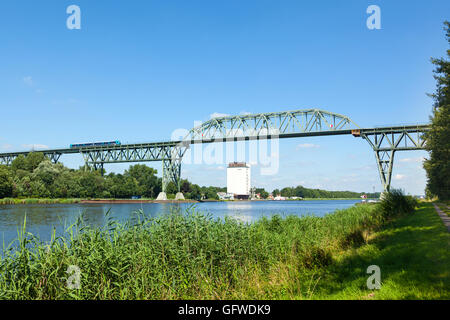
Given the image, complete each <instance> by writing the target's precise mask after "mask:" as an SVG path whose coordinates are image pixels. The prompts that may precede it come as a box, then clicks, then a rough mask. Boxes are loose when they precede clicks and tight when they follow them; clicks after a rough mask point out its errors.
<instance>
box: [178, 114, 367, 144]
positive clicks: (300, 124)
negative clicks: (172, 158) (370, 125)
mask: <svg viewBox="0 0 450 320" xmlns="http://www.w3.org/2000/svg"><path fill="white" fill-rule="evenodd" d="M355 128H358V126H357V125H356V124H355V123H354V122H353V121H352V120H351V119H350V118H348V117H346V116H344V115H340V114H336V113H331V112H328V111H323V110H319V109H308V110H296V111H284V112H272V113H258V114H248V115H239V116H226V117H216V118H212V119H211V120H208V121H206V122H204V123H202V124H201V125H199V126H196V127H195V128H192V129H191V130H190V131H189V134H188V135H187V136H186V137H185V138H184V139H183V141H200V140H215V141H218V140H227V141H236V139H241V138H245V137H259V136H267V135H279V137H280V138H281V137H294V136H295V135H301V134H305V133H329V134H332V132H334V131H342V130H345V129H355Z"/></svg>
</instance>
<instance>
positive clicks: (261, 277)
mask: <svg viewBox="0 0 450 320" xmlns="http://www.w3.org/2000/svg"><path fill="white" fill-rule="evenodd" d="M388 209H389V206H385V207H382V206H380V205H360V206H354V207H351V208H349V209H346V210H338V211H336V212H334V213H333V214H328V215H326V216H325V217H322V218H320V217H316V216H304V217H297V216H288V217H285V218H281V217H280V216H277V215H276V216H273V217H272V218H262V219H260V220H258V221H257V222H254V223H251V224H245V223H240V222H238V221H237V220H235V219H232V218H225V219H224V220H221V219H213V218H212V216H211V215H208V214H204V213H202V212H199V211H197V210H196V209H195V207H191V208H190V209H188V210H187V211H186V212H183V213H181V212H173V213H171V214H168V215H162V216H159V217H156V218H148V217H146V216H145V214H144V213H143V212H142V211H140V212H139V214H138V215H137V218H136V219H135V220H134V221H128V222H126V223H123V224H121V223H118V222H117V221H114V220H112V219H110V218H108V223H107V224H105V226H103V227H91V226H89V225H87V224H86V223H84V219H83V217H80V218H79V219H78V221H77V222H76V223H74V224H73V225H71V226H70V227H68V228H67V230H66V234H67V236H66V237H56V236H55V235H54V236H53V237H52V240H51V241H50V243H43V242H41V241H40V240H39V239H38V238H36V237H35V236H34V235H32V234H30V233H28V232H27V231H26V221H25V222H24V224H23V228H22V229H21V230H20V231H19V235H18V238H17V240H16V242H15V243H13V244H11V245H10V246H9V247H5V248H4V252H3V257H2V258H1V260H0V298H1V299H280V298H283V299H285V298H292V297H296V298H298V297H301V298H309V297H311V296H312V294H313V293H314V288H315V286H316V285H317V283H318V281H320V278H318V276H317V275H318V274H319V273H318V270H322V269H324V268H326V267H327V266H329V265H330V264H333V254H335V253H336V252H339V251H341V250H344V249H345V248H348V247H351V246H360V245H362V244H364V243H365V242H366V240H367V236H368V234H369V233H370V232H371V231H372V230H375V229H377V228H379V227H380V226H381V225H383V223H384V222H385V221H386V219H390V218H391V217H392V215H391V214H390V211H389V210H388ZM387 212H389V214H387ZM71 265H75V266H77V267H79V269H80V270H81V275H80V284H81V287H80V289H70V288H69V287H68V286H67V285H66V281H67V280H68V277H69V274H68V273H67V270H68V267H69V266H71Z"/></svg>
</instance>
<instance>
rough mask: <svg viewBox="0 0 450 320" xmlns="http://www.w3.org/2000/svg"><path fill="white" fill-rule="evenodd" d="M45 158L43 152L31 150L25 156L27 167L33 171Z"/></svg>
mask: <svg viewBox="0 0 450 320" xmlns="http://www.w3.org/2000/svg"><path fill="white" fill-rule="evenodd" d="M44 160H45V156H44V154H43V153H42V152H30V153H29V154H27V156H26V157H25V169H26V170H28V171H30V172H32V171H33V170H34V169H36V168H37V167H38V166H39V164H40V163H41V162H42V161H44Z"/></svg>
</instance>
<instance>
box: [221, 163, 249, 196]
mask: <svg viewBox="0 0 450 320" xmlns="http://www.w3.org/2000/svg"><path fill="white" fill-rule="evenodd" d="M227 193H231V194H234V195H235V196H234V198H235V199H248V198H249V197H250V166H249V165H247V164H246V163H245V162H231V163H230V164H228V168H227Z"/></svg>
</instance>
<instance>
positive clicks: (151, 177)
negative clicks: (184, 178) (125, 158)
mask: <svg viewBox="0 0 450 320" xmlns="http://www.w3.org/2000/svg"><path fill="white" fill-rule="evenodd" d="M157 173H158V171H157V170H156V169H153V168H150V167H148V166H146V165H144V164H136V165H134V166H130V168H129V169H128V170H125V173H124V175H125V176H126V177H128V176H129V177H132V178H134V179H136V181H137V183H138V187H137V189H136V190H135V195H140V196H144V197H149V198H155V197H156V196H157V195H158V193H159V192H160V191H161V187H160V181H159V179H158V177H157V176H156V174H157Z"/></svg>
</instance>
